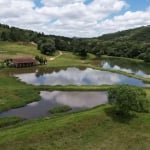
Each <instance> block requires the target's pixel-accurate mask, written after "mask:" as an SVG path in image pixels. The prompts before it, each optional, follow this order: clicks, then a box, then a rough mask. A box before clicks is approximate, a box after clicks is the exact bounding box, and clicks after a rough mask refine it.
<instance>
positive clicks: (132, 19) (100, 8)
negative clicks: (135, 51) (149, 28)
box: [0, 0, 150, 37]
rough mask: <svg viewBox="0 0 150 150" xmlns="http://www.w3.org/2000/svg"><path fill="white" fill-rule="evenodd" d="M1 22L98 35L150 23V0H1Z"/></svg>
mask: <svg viewBox="0 0 150 150" xmlns="http://www.w3.org/2000/svg"><path fill="white" fill-rule="evenodd" d="M0 23H3V24H8V25H10V26H16V27H20V28H24V29H31V30H34V31H39V32H44V33H45V34H55V35H63V36H69V37H74V36H76V37H95V36H99V35H102V34H104V33H110V32H115V31H120V30H124V29H129V28H134V27H139V26H143V25H150V0H0Z"/></svg>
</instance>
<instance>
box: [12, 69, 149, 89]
mask: <svg viewBox="0 0 150 150" xmlns="http://www.w3.org/2000/svg"><path fill="white" fill-rule="evenodd" d="M15 76H16V77H17V78H19V79H20V80H21V81H23V82H25V83H28V84H32V85H115V84H129V85H136V86H147V85H146V84H144V83H143V82H142V81H141V80H138V79H134V78H130V77H127V76H125V75H121V74H117V73H111V72H108V71H100V70H95V69H92V68H86V69H79V68H75V67H70V68H66V69H60V70H57V71H55V70H53V71H51V72H48V73H44V72H42V73H40V72H39V71H38V70H36V71H35V72H32V73H22V74H15Z"/></svg>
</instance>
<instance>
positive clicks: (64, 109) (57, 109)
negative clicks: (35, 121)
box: [50, 105, 72, 114]
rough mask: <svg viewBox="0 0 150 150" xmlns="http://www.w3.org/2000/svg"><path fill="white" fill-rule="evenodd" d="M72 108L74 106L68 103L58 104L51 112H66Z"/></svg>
mask: <svg viewBox="0 0 150 150" xmlns="http://www.w3.org/2000/svg"><path fill="white" fill-rule="evenodd" d="M70 110H72V108H71V107H70V106H68V105H62V106H57V107H54V108H51V109H50V113H51V114H58V113H64V112H68V111H70Z"/></svg>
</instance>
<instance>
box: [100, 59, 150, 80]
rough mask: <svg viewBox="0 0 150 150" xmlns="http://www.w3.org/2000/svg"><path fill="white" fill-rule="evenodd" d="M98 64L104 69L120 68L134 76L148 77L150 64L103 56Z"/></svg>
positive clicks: (149, 75) (149, 76)
mask: <svg viewBox="0 0 150 150" xmlns="http://www.w3.org/2000/svg"><path fill="white" fill-rule="evenodd" d="M100 65H101V67H102V68H104V69H113V70H120V71H124V72H127V73H132V74H135V75H136V76H140V77H144V78H150V64H147V63H138V62H137V63H136V62H133V61H130V60H124V59H121V58H105V59H104V58H103V59H102V61H101V64H100Z"/></svg>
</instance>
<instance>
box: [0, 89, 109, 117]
mask: <svg viewBox="0 0 150 150" xmlns="http://www.w3.org/2000/svg"><path fill="white" fill-rule="evenodd" d="M40 96H41V100H40V101H38V102H33V103H30V104H28V105H26V106H25V107H21V108H17V109H12V110H9V111H7V112H3V113H0V117H11V116H17V117H21V118H25V119H34V118H39V117H43V116H48V115H50V112H49V110H50V109H51V108H53V107H56V106H61V105H68V106H70V107H71V108H72V111H79V110H84V109H88V108H92V107H94V106H97V105H101V104H106V103H107V102H108V99H107V92H60V91H53V92H47V91H41V93H40Z"/></svg>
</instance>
